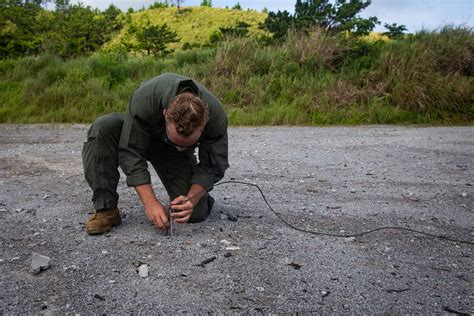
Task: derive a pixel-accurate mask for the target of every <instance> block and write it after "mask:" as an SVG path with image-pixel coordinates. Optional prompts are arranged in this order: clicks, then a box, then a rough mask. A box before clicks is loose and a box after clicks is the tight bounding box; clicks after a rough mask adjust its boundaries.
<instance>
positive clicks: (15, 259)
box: [10, 257, 20, 262]
mask: <svg viewBox="0 0 474 316" xmlns="http://www.w3.org/2000/svg"><path fill="white" fill-rule="evenodd" d="M18 260H20V257H13V258H11V259H10V262H13V261H18Z"/></svg>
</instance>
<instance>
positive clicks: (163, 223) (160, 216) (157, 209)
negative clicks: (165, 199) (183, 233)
mask: <svg viewBox="0 0 474 316" xmlns="http://www.w3.org/2000/svg"><path fill="white" fill-rule="evenodd" d="M145 212H146V216H147V217H148V219H149V220H150V222H152V223H153V224H155V226H156V227H158V228H159V229H167V228H168V227H169V226H170V223H169V220H168V212H167V210H166V208H164V207H163V205H161V204H160V203H156V204H151V205H147V206H145Z"/></svg>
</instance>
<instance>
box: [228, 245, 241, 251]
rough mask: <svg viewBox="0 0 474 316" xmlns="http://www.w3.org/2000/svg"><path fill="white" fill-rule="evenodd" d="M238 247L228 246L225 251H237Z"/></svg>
mask: <svg viewBox="0 0 474 316" xmlns="http://www.w3.org/2000/svg"><path fill="white" fill-rule="evenodd" d="M239 249H240V247H236V246H230V247H226V248H225V250H239Z"/></svg>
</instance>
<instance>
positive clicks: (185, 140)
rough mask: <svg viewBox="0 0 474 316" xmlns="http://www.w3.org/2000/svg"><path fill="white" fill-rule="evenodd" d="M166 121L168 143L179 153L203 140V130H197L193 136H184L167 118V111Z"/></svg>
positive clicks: (164, 112)
mask: <svg viewBox="0 0 474 316" xmlns="http://www.w3.org/2000/svg"><path fill="white" fill-rule="evenodd" d="M163 114H164V116H165V121H166V136H167V138H168V142H169V143H170V144H171V145H173V146H174V147H175V148H176V149H177V150H178V151H184V150H186V149H189V148H192V147H194V146H196V144H197V143H198V142H199V138H201V134H202V131H203V128H198V129H196V130H195V131H194V132H193V133H192V134H191V135H189V136H183V135H180V134H179V133H178V131H176V126H175V124H174V123H173V122H171V121H169V120H168V119H167V118H166V110H164V111H163Z"/></svg>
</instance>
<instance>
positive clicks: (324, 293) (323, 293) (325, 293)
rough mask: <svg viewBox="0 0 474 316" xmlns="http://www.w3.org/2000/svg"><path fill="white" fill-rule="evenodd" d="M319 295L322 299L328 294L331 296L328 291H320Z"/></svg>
mask: <svg viewBox="0 0 474 316" xmlns="http://www.w3.org/2000/svg"><path fill="white" fill-rule="evenodd" d="M321 294H322V296H323V298H324V297H326V296H328V295H329V294H331V292H329V291H321Z"/></svg>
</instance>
